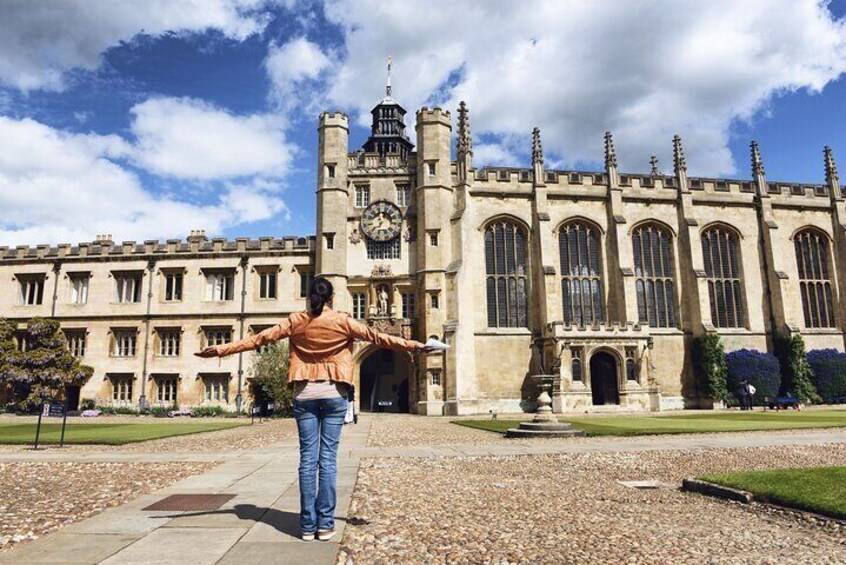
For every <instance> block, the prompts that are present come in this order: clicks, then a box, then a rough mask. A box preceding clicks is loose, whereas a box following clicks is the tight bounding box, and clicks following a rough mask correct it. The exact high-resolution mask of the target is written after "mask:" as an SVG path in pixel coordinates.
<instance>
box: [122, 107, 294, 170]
mask: <svg viewBox="0 0 846 565" xmlns="http://www.w3.org/2000/svg"><path fill="white" fill-rule="evenodd" d="M131 113H132V115H133V120H132V125H131V130H132V133H133V134H134V135H135V136H136V138H137V149H136V151H135V154H134V159H135V161H136V162H137V163H138V164H139V165H140V166H142V167H144V168H146V169H147V170H149V171H150V172H153V173H155V174H157V175H161V176H172V177H178V178H183V179H198V180H220V179H225V178H235V177H244V176H252V175H259V176H262V177H281V176H283V175H284V174H285V173H286V172H287V169H288V167H289V164H290V162H291V158H292V151H293V149H292V146H291V145H289V144H288V142H287V140H286V138H285V134H284V131H283V129H282V126H283V123H282V120H281V118H280V117H278V116H274V115H250V116H235V115H232V114H230V113H228V112H227V111H225V110H223V109H220V108H217V107H215V106H212V105H210V104H207V103H206V102H203V101H201V100H196V99H192V98H153V99H150V100H147V101H145V102H142V103H141V104H138V105H136V106H134V107H133V108H132V110H131Z"/></svg>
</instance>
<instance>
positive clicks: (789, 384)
mask: <svg viewBox="0 0 846 565" xmlns="http://www.w3.org/2000/svg"><path fill="white" fill-rule="evenodd" d="M776 355H777V356H778V360H779V363H780V364H781V373H782V375H783V378H782V382H781V392H782V393H784V394H793V395H794V396H796V397H797V398H799V399H800V400H802V401H804V402H821V401H822V398H820V395H819V393H817V388H816V387H815V386H814V370H813V368H812V367H811V365H810V363H808V355H807V353H806V352H805V340H803V339H802V336H801V335H799V334H794V335H793V336H786V335H780V336H778V337H777V338H776Z"/></svg>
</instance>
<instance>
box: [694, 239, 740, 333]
mask: <svg viewBox="0 0 846 565" xmlns="http://www.w3.org/2000/svg"><path fill="white" fill-rule="evenodd" d="M739 254H740V249H739V248H738V239H737V235H736V234H735V233H734V232H733V231H731V230H729V229H727V228H725V227H723V226H716V227H713V228H710V229H708V230H706V231H704V232H703V233H702V255H703V259H704V261H705V276H706V278H707V281H708V298H709V299H710V301H711V322H712V323H713V324H714V325H715V326H717V327H718V328H742V327H743V326H744V324H745V321H744V315H743V279H742V278H741V276H740V257H739Z"/></svg>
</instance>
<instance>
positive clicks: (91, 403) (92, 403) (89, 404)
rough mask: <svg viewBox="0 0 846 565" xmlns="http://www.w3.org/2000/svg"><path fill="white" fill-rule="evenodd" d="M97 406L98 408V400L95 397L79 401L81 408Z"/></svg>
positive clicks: (86, 408)
mask: <svg viewBox="0 0 846 565" xmlns="http://www.w3.org/2000/svg"><path fill="white" fill-rule="evenodd" d="M95 408H97V401H96V400H94V399H93V398H83V399H82V400H81V401H80V402H79V409H80V410H94V409H95Z"/></svg>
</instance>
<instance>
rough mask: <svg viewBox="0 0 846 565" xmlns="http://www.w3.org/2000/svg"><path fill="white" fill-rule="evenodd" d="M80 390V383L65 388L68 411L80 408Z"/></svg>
mask: <svg viewBox="0 0 846 565" xmlns="http://www.w3.org/2000/svg"><path fill="white" fill-rule="evenodd" d="M79 392H80V389H79V386H78V385H68V387H67V388H66V389H65V394H66V395H67V396H66V398H67V403H68V411H73V410H79Z"/></svg>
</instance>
